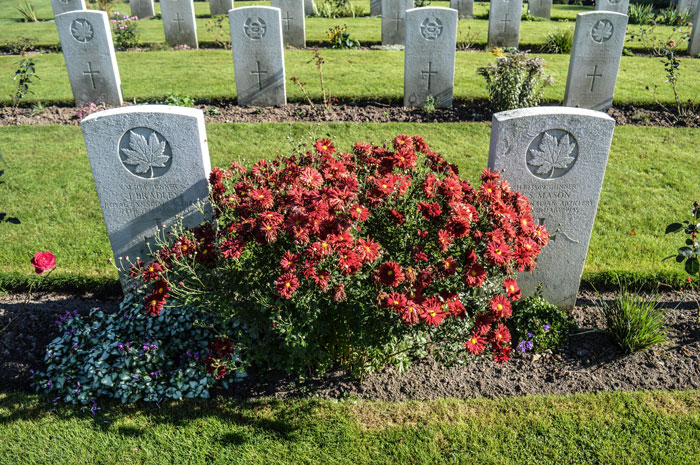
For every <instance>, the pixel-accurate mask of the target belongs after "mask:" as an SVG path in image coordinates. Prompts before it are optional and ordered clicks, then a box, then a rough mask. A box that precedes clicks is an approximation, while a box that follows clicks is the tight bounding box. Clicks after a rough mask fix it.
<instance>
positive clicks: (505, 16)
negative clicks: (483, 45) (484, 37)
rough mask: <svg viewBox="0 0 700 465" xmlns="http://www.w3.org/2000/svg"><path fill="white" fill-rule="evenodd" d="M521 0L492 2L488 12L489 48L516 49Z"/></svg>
mask: <svg viewBox="0 0 700 465" xmlns="http://www.w3.org/2000/svg"><path fill="white" fill-rule="evenodd" d="M522 7H523V1H522V0H493V1H492V2H491V9H490V10H489V35H488V46H489V47H514V48H517V47H518V42H519V40H520V14H521V12H522Z"/></svg>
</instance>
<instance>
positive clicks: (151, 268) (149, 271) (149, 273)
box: [143, 262, 163, 282]
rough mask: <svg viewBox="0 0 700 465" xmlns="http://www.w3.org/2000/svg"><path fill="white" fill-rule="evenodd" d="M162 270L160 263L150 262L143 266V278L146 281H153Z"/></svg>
mask: <svg viewBox="0 0 700 465" xmlns="http://www.w3.org/2000/svg"><path fill="white" fill-rule="evenodd" d="M162 271H163V267H162V266H160V263H157V262H152V263H151V264H149V265H148V266H146V267H144V268H143V280H144V281H146V282H149V281H155V280H156V279H158V278H159V277H160V273H161V272H162Z"/></svg>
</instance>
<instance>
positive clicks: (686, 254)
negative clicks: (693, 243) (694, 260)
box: [678, 247, 693, 258]
mask: <svg viewBox="0 0 700 465" xmlns="http://www.w3.org/2000/svg"><path fill="white" fill-rule="evenodd" d="M678 255H682V256H684V257H687V258H690V257H692V256H693V249H691V248H690V247H681V248H680V249H678Z"/></svg>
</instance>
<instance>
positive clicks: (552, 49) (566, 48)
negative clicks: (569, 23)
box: [544, 27, 574, 53]
mask: <svg viewBox="0 0 700 465" xmlns="http://www.w3.org/2000/svg"><path fill="white" fill-rule="evenodd" d="M573 46H574V29H573V28H571V27H561V28H558V29H554V30H551V31H549V32H548V33H547V39H546V41H545V44H544V49H545V50H546V51H547V52H549V53H571V49H572V47H573Z"/></svg>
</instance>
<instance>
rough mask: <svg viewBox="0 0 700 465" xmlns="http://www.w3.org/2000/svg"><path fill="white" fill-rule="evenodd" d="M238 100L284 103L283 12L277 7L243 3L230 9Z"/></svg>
mask: <svg viewBox="0 0 700 465" xmlns="http://www.w3.org/2000/svg"><path fill="white" fill-rule="evenodd" d="M228 17H229V24H230V27H231V44H232V47H231V48H232V49H233V68H234V70H235V73H236V90H237V93H238V104H239V105H242V106H249V105H250V106H258V107H265V106H273V105H286V104H287V94H286V82H285V74H284V50H283V45H282V15H281V13H280V10H279V8H273V7H269V6H246V7H243V8H236V9H234V10H232V11H230V12H229V14H228Z"/></svg>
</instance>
